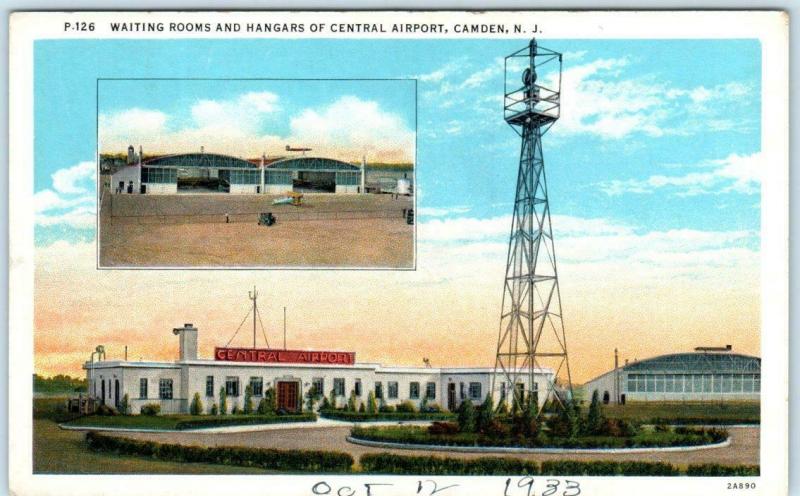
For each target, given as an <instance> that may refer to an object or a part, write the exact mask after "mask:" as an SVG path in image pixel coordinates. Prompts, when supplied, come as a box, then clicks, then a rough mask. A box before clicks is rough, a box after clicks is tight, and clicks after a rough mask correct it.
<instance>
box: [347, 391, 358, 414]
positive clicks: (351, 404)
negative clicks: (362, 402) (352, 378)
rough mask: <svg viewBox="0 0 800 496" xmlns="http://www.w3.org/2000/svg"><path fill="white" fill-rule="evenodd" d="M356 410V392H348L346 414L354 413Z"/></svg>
mask: <svg viewBox="0 0 800 496" xmlns="http://www.w3.org/2000/svg"><path fill="white" fill-rule="evenodd" d="M356 410H357V407H356V392H355V390H353V389H351V390H350V398H348V399H347V411H348V412H355V411H356Z"/></svg>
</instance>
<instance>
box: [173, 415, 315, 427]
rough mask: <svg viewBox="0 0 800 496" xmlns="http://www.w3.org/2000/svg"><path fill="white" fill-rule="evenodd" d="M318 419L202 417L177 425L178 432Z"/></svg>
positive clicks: (264, 416) (183, 421) (294, 417)
mask: <svg viewBox="0 0 800 496" xmlns="http://www.w3.org/2000/svg"><path fill="white" fill-rule="evenodd" d="M316 419H317V416H316V414H314V413H303V414H299V415H281V416H278V415H274V414H270V415H248V416H238V417H233V416H225V417H220V416H210V415H209V416H202V417H196V418H192V419H187V420H180V421H178V422H177V423H176V424H175V429H177V430H187V429H203V428H207V427H219V426H232V425H262V424H276V423H281V422H314V421H315V420H316Z"/></svg>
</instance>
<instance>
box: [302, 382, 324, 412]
mask: <svg viewBox="0 0 800 496" xmlns="http://www.w3.org/2000/svg"><path fill="white" fill-rule="evenodd" d="M321 396H322V392H321V391H318V390H317V386H316V385H312V386H311V389H309V390H308V392H307V393H306V410H308V411H310V412H313V411H314V405H315V404H316V403H317V401H319V398H320V397H321ZM321 409H322V407H320V410H321Z"/></svg>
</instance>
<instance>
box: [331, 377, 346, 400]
mask: <svg viewBox="0 0 800 496" xmlns="http://www.w3.org/2000/svg"><path fill="white" fill-rule="evenodd" d="M333 394H334V396H344V378H342V377H336V378H335V379H333Z"/></svg>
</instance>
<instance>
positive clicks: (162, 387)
mask: <svg viewBox="0 0 800 496" xmlns="http://www.w3.org/2000/svg"><path fill="white" fill-rule="evenodd" d="M173 333H174V334H176V335H177V336H178V339H179V348H180V355H179V359H178V360H177V361H175V362H143V361H112V360H109V361H105V360H101V361H95V360H91V361H89V362H86V363H85V364H84V366H83V368H84V369H85V370H86V373H87V379H88V388H89V389H88V391H89V393H90V395H93V396H94V398H96V399H97V401H99V402H100V403H103V404H107V405H112V406H118V405H119V404H120V401H121V400H122V398H123V396H124V395H126V394H127V395H128V402H129V405H130V409H131V413H135V414H136V413H139V412H140V409H141V407H142V405H145V404H148V403H157V404H159V405H160V406H161V412H163V413H188V412H189V404H190V403H191V400H192V398H193V397H194V395H195V393H198V394H199V395H200V398H201V400H202V402H203V405H204V407H205V410H206V411H208V408H209V407H210V406H211V404H212V403H215V402H216V403H219V391H220V388H222V387H224V388H225V391H226V395H227V403H228V408H230V409H232V408H233V407H234V406H238V407H239V408H240V409H241V408H242V406H243V399H244V392H245V387H246V386H248V385H249V386H250V387H251V390H252V392H253V400H254V403H255V404H258V401H259V400H260V398H261V397H262V396H263V394H264V392H265V391H266V390H267V389H268V388H274V390H275V392H276V395H277V400H278V407H279V408H282V409H284V410H286V411H288V412H296V411H299V410H300V409H301V408H303V406H302V405H303V404H304V401H305V398H306V393H307V392H308V391H309V390H310V389H311V388H312V387H316V390H317V391H322V392H323V394H324V395H325V396H326V397H330V393H331V391H333V392H334V395H335V398H336V403H337V406H338V407H342V406H344V405H345V404H346V403H347V400H348V398H349V397H350V394H351V391H352V392H354V393H355V395H356V398H357V401H358V402H366V400H367V397H368V395H369V392H370V391H372V392H373V393H374V395H375V397H376V398H377V400H378V402H379V403H381V402H384V403H385V404H387V405H396V404H398V403H400V402H403V401H406V400H409V401H412V402H413V403H415V404H416V406H417V407H419V406H420V404H421V403H422V402H423V400H427V402H428V403H429V404H430V403H437V404H438V405H440V406H442V407H443V408H445V409H447V410H450V411H454V410H455V409H457V408H458V406H459V405H460V404H461V403H462V402H463V401H471V402H473V403H475V404H478V403H480V402H482V401H484V399H485V398H486V395H487V394H489V393H490V392H491V388H492V379H493V378H494V369H493V368H490V367H452V368H447V367H442V368H435V367H394V366H384V365H379V364H375V363H359V362H357V361H356V359H355V353H354V352H346V351H319V350H284V349H256V348H227V347H225V348H216V349H215V351H214V357H213V359H202V358H198V356H197V335H198V329H197V328H196V327H194V326H193V325H192V324H185V325H184V326H183V327H180V328H176V329H174V330H173ZM501 377H502V376H501V374H498V375H497V380H498V384H499V386H498V388H497V391H495V403H497V402H498V401H499V400H500V399H502V398H505V396H506V394H505V393H506V391H509V392H510V391H511V389H510V384H509V385H506V384H505V383H503V382H502V379H501ZM534 380H535V389H536V390H538V391H547V390H548V387H547V385H548V384H549V383H550V382H552V381H553V372H552V371H551V370H549V369H536V370H535V371H534ZM521 385H522V384H518V385H517V387H519V386H521ZM543 396H544V395H543ZM538 400H539V402H540V404H543V403H544V401H545V400H546V398H545V397H540V398H538ZM317 406H319V403H318V404H317Z"/></svg>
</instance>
